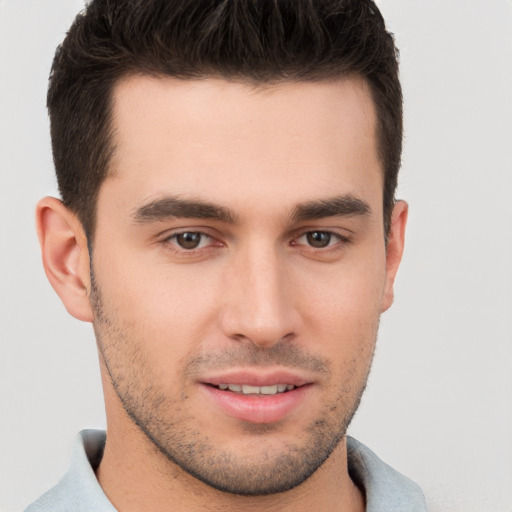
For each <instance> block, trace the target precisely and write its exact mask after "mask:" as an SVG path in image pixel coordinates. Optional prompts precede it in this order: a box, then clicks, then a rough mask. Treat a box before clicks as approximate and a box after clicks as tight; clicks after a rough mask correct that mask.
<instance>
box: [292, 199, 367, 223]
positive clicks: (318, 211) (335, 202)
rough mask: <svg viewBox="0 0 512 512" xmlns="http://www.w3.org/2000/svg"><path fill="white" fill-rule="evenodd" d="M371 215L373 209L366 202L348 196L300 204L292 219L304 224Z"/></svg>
mask: <svg viewBox="0 0 512 512" xmlns="http://www.w3.org/2000/svg"><path fill="white" fill-rule="evenodd" d="M370 214H371V208H370V205H369V204H368V203H367V202H366V201H363V200H362V199H359V198H357V197H354V196H353V195H350V194H347V195H343V196H337V197H331V198H328V199H320V200H318V201H308V202H306V203H302V204H298V205H297V206H296V207H295V209H294V211H293V213H292V219H293V220H294V221H296V222H303V221H307V220H317V219H323V218H327V217H354V216H358V215H360V216H368V215H370Z"/></svg>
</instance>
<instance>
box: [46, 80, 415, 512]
mask: <svg viewBox="0 0 512 512" xmlns="http://www.w3.org/2000/svg"><path fill="white" fill-rule="evenodd" d="M114 113H115V115H114V127H115V134H116V136H115V145H116V151H115V155H114V159H113V162H112V174H111V176H109V177H108V178H107V179H106V180H105V182H104V183H103V184H102V185H101V188H100V192H99V197H98V203H97V226H96V231H95V235H94V241H93V244H92V245H93V251H92V261H91V260H90V258H89V256H90V255H89V252H88V250H87V243H86V238H85V235H84V233H83V230H82V227H81V225H80V222H79V221H78V220H77V219H76V217H75V216H74V215H73V214H72V212H70V211H69V210H67V209H66V208H65V207H64V206H63V205H62V204H61V203H60V201H58V200H57V199H54V198H45V199H43V200H42V201H41V202H40V203H39V206H38V211H37V218H38V232H39V237H40V240H41V245H42V251H43V261H44V265H45V270H46V273H47V275H48V277H49V279H50V282H51V283H52V285H53V286H54V288H55V289H56V291H57V292H58V293H59V295H60V297H61V299H62V300H63V302H64V304H65V306H66V307H67V309H68V311H69V312H70V313H71V314H72V315H74V316H75V317H77V318H79V319H81V320H83V321H88V322H93V324H94V329H95V333H96V337H97V342H98V349H99V354H100V363H101V371H102V378H103V386H104V393H105V403H106V412H107V422H108V428H107V435H108V441H107V444H106V448H105V455H104V458H103V461H102V463H101V465H100V467H99V470H98V473H97V476H98V479H99V481H100V483H101V485H102V487H103V488H104V490H105V492H106V494H107V496H108V497H109V499H110V500H111V501H112V502H113V504H114V505H115V506H116V507H117V508H118V509H119V510H122V511H132V510H133V511H135V510H154V511H160V510H162V511H163V510H169V506H170V505H169V504H172V510H194V511H201V510H231V509H233V510H280V511H286V510H294V511H300V510H322V511H330V510H333V511H334V510H336V511H339V510H342V511H362V510H364V498H363V496H362V493H361V492H360V491H359V490H358V489H357V487H356V486H355V485H354V484H353V482H352V481H351V480H350V477H349V475H348V471H347V454H346V443H345V438H344V435H345V431H346V428H347V426H348V424H349V422H350V420H351V418H352V415H353V413H354V412H355V410H356V408H357V406H358V403H359V399H360V396H361V394H362V392H363V390H364V386H365V384H366V379H367V376H368V372H369V369H370V365H371V360H372V356H373V351H374V346H375V340H376V336H377V330H378V323H379V317H380V314H381V313H382V312H383V311H385V310H386V309H387V308H388V307H389V306H390V305H391V303H392V298H393V282H394V278H395V275H396V271H397V269H398V265H399V263H400V259H401V256H402V251H403V241H404V231H405V223H406V217H407V206H406V204H405V203H403V202H398V203H397V204H396V205H395V208H394V211H393V217H392V226H391V230H390V233H389V240H388V244H387V246H386V244H385V238H384V233H383V214H382V170H381V163H380V162H379V160H378V157H377V148H376V138H375V126H376V119H375V112H374V106H373V103H372V100H371V97H370V92H369V89H368V87H367V85H366V84H365V82H364V81H362V80H360V79H355V78H352V79H345V80H338V81H331V82H319V83H288V84H282V85H275V86H269V87H265V88H255V87H251V86H249V85H247V84H241V83H233V82H227V81H224V80H220V79H206V80H202V81H176V80H173V79H170V78H149V77H144V76H137V77H131V78H127V79H124V80H123V81H121V82H120V83H119V84H118V85H117V86H116V88H115V94H114ZM191 203H193V204H192V206H191ZM198 203H200V204H199V205H198ZM205 204H206V205H207V206H206V207H204V205H205ZM326 204H328V206H329V207H328V208H325V205H326ZM199 206H201V208H199ZM212 206H213V208H212ZM320 206H323V207H320ZM185 232H186V233H189V235H185V236H183V233H185ZM198 233H199V234H198ZM196 242H197V243H198V245H197V247H195V248H194V243H196ZM180 244H181V245H180ZM187 244H188V245H187ZM323 244H325V245H323ZM91 268H92V273H91ZM91 275H93V276H94V281H92V282H91ZM234 371H235V372H238V371H244V372H249V373H250V374H251V376H253V377H254V376H255V375H256V376H257V377H258V378H260V377H261V378H262V379H265V378H268V376H269V375H275V374H276V372H288V373H287V375H288V374H292V375H293V377H294V378H300V379H302V380H303V381H304V382H305V383H306V384H307V386H305V387H304V390H305V391H304V393H303V395H301V398H300V399H298V400H297V402H296V403H295V405H294V407H292V408H291V410H290V411H289V412H287V413H286V414H284V415H283V416H282V417H280V418H279V419H278V420H272V419H271V420H269V419H268V417H267V416H265V414H267V413H266V412H265V411H264V412H262V413H261V415H260V416H258V418H256V419H255V418H252V419H251V420H250V421H247V420H245V419H240V418H234V417H232V416H231V415H229V414H226V411H225V410H224V409H222V407H219V404H218V402H217V401H216V400H215V399H213V398H212V395H211V394H210V391H209V389H210V390H211V386H210V387H208V383H209V382H211V380H212V378H214V377H215V376H216V375H219V374H220V375H222V376H223V377H222V378H224V379H225V378H226V377H225V376H226V375H229V374H230V372H234ZM205 460H207V461H208V463H207V464H205V463H204V461H205ZM226 491H227V492H226Z"/></svg>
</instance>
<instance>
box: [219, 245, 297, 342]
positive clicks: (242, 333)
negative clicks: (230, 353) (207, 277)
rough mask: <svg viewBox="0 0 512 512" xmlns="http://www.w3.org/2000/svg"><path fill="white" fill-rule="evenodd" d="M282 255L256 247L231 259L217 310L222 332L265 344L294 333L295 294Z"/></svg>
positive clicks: (295, 314) (295, 325)
mask: <svg viewBox="0 0 512 512" xmlns="http://www.w3.org/2000/svg"><path fill="white" fill-rule="evenodd" d="M284 259H285V258H283V257H282V256H280V255H279V254H278V252H277V251H276V250H273V249H271V248H269V249H266V250H265V249H262V248H261V247H259V248H258V249H253V250H251V249H250V248H248V249H247V250H246V251H244V252H243V253H240V254H238V255H237V257H236V258H234V260H231V262H230V265H229V269H228V270H227V272H226V275H225V276H224V283H223V286H222V289H223V292H224V293H223V297H222V304H223V307H222V309H221V314H220V323H221V329H222V331H223V333H224V334H225V335H226V336H228V337H230V338H232V339H236V340H238V341H247V340H248V341H250V342H251V343H253V344H254V345H256V346H257V347H260V348H268V347H271V346H272V345H275V344H276V343H278V342H280V341H284V340H291V339H293V338H294V337H295V336H296V335H297V333H298V329H299V325H300V315H299V313H298V311H297V309H296V299H297V297H294V296H293V295H294V291H293V282H292V280H291V279H290V272H288V269H287V268H286V267H287V266H286V262H285V261H284Z"/></svg>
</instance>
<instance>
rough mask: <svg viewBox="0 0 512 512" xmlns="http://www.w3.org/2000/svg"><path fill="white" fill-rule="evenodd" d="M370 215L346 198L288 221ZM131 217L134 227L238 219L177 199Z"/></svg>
mask: <svg viewBox="0 0 512 512" xmlns="http://www.w3.org/2000/svg"><path fill="white" fill-rule="evenodd" d="M370 213H371V209H370V206H369V205H368V203H367V202H365V201H363V200H362V199H358V198H356V197H354V196H352V195H350V194H348V195H343V196H337V197H332V198H328V199H320V200H314V201H308V202H306V203H301V204H298V205H297V206H296V207H295V209H294V210H293V213H292V215H291V218H292V220H294V221H295V222H303V221H308V220H316V219H322V218H327V217H352V216H356V215H361V216H366V215H369V214H370ZM132 217H133V219H134V220H135V222H137V223H150V222H158V221H162V220H166V219H172V218H176V219H177V218H186V219H209V220H218V221H220V222H225V223H227V224H235V223H236V221H237V215H236V214H235V213H234V212H233V211H232V210H230V209H229V208H226V207H224V206H219V205H216V204H212V203H208V202H205V201H200V200H191V199H183V198H180V197H176V196H165V197H162V198H160V199H155V200H153V201H151V202H150V203H147V204H145V205H143V206H141V207H139V208H137V209H135V211H134V213H133V215H132Z"/></svg>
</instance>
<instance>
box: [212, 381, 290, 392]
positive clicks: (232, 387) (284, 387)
mask: <svg viewBox="0 0 512 512" xmlns="http://www.w3.org/2000/svg"><path fill="white" fill-rule="evenodd" d="M216 387H217V388H219V389H220V390H222V391H225V390H229V391H233V393H239V394H242V395H277V394H278V393H286V392H287V391H292V390H293V389H295V386H294V385H293V384H275V385H273V386H251V385H250V384H223V383H221V384H219V385H218V386H216Z"/></svg>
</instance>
